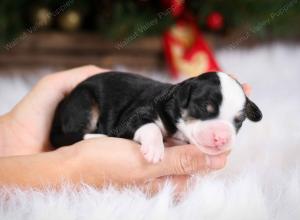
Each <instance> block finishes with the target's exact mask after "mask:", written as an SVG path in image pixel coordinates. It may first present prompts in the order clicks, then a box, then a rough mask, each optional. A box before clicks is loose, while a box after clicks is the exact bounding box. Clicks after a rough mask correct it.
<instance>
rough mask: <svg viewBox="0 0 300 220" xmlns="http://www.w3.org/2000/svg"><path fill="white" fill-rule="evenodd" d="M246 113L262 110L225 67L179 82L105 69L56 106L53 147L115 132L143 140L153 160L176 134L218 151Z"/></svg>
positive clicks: (257, 114)
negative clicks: (223, 71)
mask: <svg viewBox="0 0 300 220" xmlns="http://www.w3.org/2000/svg"><path fill="white" fill-rule="evenodd" d="M246 118H248V119H249V120H251V121H254V122H256V121H260V120H261V119H262V113H261V111H260V110H259V108H258V107H257V106H256V105H255V104H254V103H253V102H252V101H250V100H249V98H247V97H246V95H245V94H244V91H243V89H242V87H241V85H240V84H239V83H238V82H237V81H236V80H235V79H233V78H231V77H230V76H229V75H227V74H225V73H222V72H209V73H205V74H202V75H199V76H197V77H194V78H190V79H187V80H185V81H183V82H181V83H179V84H175V85H172V84H169V83H162V82H158V81H155V80H152V79H148V78H145V77H142V76H138V75H133V74H129V73H121V72H107V73H102V74H98V75H95V76H92V77H90V78H89V79H87V80H85V81H83V82H82V83H80V84H79V85H78V86H77V87H76V88H75V89H74V90H73V91H72V92H71V93H70V94H69V95H68V96H67V97H66V98H64V99H63V100H62V102H61V103H60V104H59V105H58V107H57V109H56V112H55V116H54V121H53V126H52V130H51V135H50V140H51V143H52V144H53V146H54V147H60V146H66V145H71V144H73V143H75V142H78V141H80V140H83V139H88V138H93V137H98V136H103V135H106V136H112V137H120V138H127V139H132V140H134V141H136V142H138V143H140V144H141V151H142V153H143V154H144V156H145V158H146V159H147V160H148V161H149V162H153V163H156V162H158V161H160V160H161V159H162V158H163V155H164V139H165V138H167V137H172V138H175V139H177V140H180V141H183V142H186V143H191V144H194V145H196V146H198V147H199V148H200V149H201V151H203V152H204V153H206V154H210V155H217V154H220V153H222V152H225V151H227V150H229V149H230V147H231V146H232V145H233V143H234V139H235V136H236V134H237V132H238V131H239V129H240V128H241V126H242V123H243V121H244V120H245V119H246Z"/></svg>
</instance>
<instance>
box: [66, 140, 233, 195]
mask: <svg viewBox="0 0 300 220" xmlns="http://www.w3.org/2000/svg"><path fill="white" fill-rule="evenodd" d="M65 148H68V150H70V151H72V152H73V153H72V154H73V155H75V156H74V157H73V158H76V159H75V162H73V163H72V164H73V165H72V166H73V168H74V170H75V172H73V175H72V178H73V182H80V181H83V182H85V183H89V184H91V185H94V186H97V187H99V186H100V187H101V186H104V185H107V184H108V183H111V184H112V185H114V186H117V187H119V188H121V187H124V186H128V185H136V186H138V187H141V188H142V189H144V190H148V192H150V193H155V192H156V191H158V190H159V188H160V186H161V185H162V184H163V183H164V182H165V181H166V178H169V180H170V181H171V182H172V183H173V184H174V185H175V186H176V189H177V190H178V192H182V191H184V189H185V187H186V186H187V185H188V184H187V183H188V180H189V179H190V175H191V174H196V173H205V172H208V171H211V170H216V169H221V168H223V167H224V166H225V163H226V158H227V155H228V153H226V154H222V155H218V156H208V155H205V154H203V153H202V152H201V151H200V150H199V149H198V148H197V147H195V146H193V145H181V146H173V147H169V148H166V149H165V156H164V158H163V160H162V161H161V162H159V163H157V164H152V163H149V162H147V161H146V160H145V159H144V157H143V155H142V154H141V152H140V145H139V144H137V143H135V142H133V141H130V140H125V139H121V138H110V137H100V138H94V139H89V140H85V141H81V142H78V143H76V144H75V145H73V146H70V147H65ZM66 150H67V149H66Z"/></svg>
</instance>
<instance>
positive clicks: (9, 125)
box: [1, 65, 107, 155]
mask: <svg viewBox="0 0 300 220" xmlns="http://www.w3.org/2000/svg"><path fill="white" fill-rule="evenodd" d="M105 71H107V70H105V69H101V68H98V67H96V66H93V65H88V66H83V67H79V68H75V69H70V70H67V71H62V72H58V73H55V74H50V75H47V76H45V77H44V78H42V79H41V80H40V81H39V82H38V83H37V84H36V85H35V86H34V87H33V89H32V90H31V91H30V92H29V93H28V94H27V95H26V96H25V97H24V98H23V99H22V100H21V101H20V102H19V103H18V104H17V105H16V106H15V107H14V108H13V109H12V111H10V112H9V113H8V114H6V115H4V116H3V117H2V118H1V121H2V123H1V124H2V126H5V132H6V135H5V137H8V138H6V140H5V143H2V146H1V148H2V155H24V154H32V153H38V152H43V151H48V150H50V149H51V148H50V143H49V132H50V129H51V124H52V120H53V116H54V112H55V109H56V106H57V105H58V103H59V102H60V101H61V100H62V99H63V98H64V97H65V96H66V95H67V94H68V93H70V92H71V90H72V89H73V88H74V87H75V86H76V85H77V84H78V83H80V82H81V81H83V80H85V79H86V78H88V77H90V76H92V75H94V74H97V73H101V72H105ZM5 147H6V149H3V148H5Z"/></svg>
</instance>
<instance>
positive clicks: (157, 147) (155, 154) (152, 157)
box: [141, 143, 165, 163]
mask: <svg viewBox="0 0 300 220" xmlns="http://www.w3.org/2000/svg"><path fill="white" fill-rule="evenodd" d="M141 152H142V153H143V155H144V157H145V159H146V160H147V161H148V162H150V163H158V162H159V161H161V160H162V159H163V157H164V152H165V148H164V145H163V144H149V143H143V144H142V145H141Z"/></svg>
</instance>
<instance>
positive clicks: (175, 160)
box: [145, 145, 227, 178]
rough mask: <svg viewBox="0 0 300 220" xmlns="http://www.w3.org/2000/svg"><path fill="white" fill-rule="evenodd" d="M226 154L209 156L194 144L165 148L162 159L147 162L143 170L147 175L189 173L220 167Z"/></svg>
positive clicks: (224, 161) (224, 162) (223, 164)
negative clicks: (156, 161)
mask: <svg viewBox="0 0 300 220" xmlns="http://www.w3.org/2000/svg"><path fill="white" fill-rule="evenodd" d="M226 158H227V155H226V154H221V155H218V156H209V155H206V154H204V153H202V152H201V151H200V150H199V149H198V148H197V147H195V146H194V145H183V146H175V147H170V148H165V156H164V159H163V160H162V161H161V162H159V163H157V164H149V165H148V166H147V170H146V171H145V172H146V173H147V174H148V176H152V177H154V178H155V177H159V176H168V175H190V174H195V173H201V172H207V170H211V169H212V170H215V169H221V168H223V167H224V166H225V164H226Z"/></svg>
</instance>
